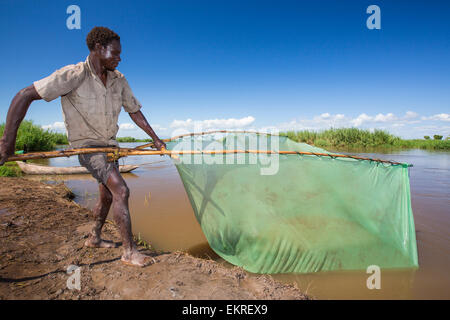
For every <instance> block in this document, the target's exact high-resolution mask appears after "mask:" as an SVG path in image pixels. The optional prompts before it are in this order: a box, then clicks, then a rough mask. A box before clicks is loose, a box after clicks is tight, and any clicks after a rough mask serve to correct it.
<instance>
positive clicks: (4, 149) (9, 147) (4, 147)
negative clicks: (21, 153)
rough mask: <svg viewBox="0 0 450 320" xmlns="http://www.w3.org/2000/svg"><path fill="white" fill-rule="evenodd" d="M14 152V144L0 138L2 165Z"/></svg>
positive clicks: (0, 164) (0, 163)
mask: <svg viewBox="0 0 450 320" xmlns="http://www.w3.org/2000/svg"><path fill="white" fill-rule="evenodd" d="M13 154H14V144H11V143H8V142H5V140H4V139H0V166H2V165H3V164H4V163H5V162H6V160H8V157H10V156H12V155H13Z"/></svg>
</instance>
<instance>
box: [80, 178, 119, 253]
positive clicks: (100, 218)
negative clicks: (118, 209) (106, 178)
mask: <svg viewBox="0 0 450 320" xmlns="http://www.w3.org/2000/svg"><path fill="white" fill-rule="evenodd" d="M112 199H113V198H112V194H111V192H110V191H109V190H108V188H107V187H106V186H105V185H104V184H103V183H99V185H98V201H97V204H96V206H95V208H94V210H93V213H94V219H95V222H94V227H93V228H92V231H91V233H90V234H89V238H88V239H87V240H86V242H85V243H84V245H85V246H87V247H91V248H115V247H116V244H115V243H114V242H112V241H108V240H102V239H101V238H100V234H101V232H102V228H103V225H104V224H105V220H106V217H107V216H108V212H109V208H110V207H111V204H112Z"/></svg>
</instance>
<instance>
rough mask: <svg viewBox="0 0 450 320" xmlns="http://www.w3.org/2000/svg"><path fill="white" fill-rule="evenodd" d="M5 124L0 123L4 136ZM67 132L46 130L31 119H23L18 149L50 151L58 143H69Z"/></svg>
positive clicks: (17, 139)
mask: <svg viewBox="0 0 450 320" xmlns="http://www.w3.org/2000/svg"><path fill="white" fill-rule="evenodd" d="M4 130H5V124H4V123H2V124H1V125H0V135H1V136H3V131H4ZM68 143H69V142H68V140H67V137H66V135H65V134H62V133H56V132H52V131H49V130H44V129H42V128H41V127H40V126H38V125H35V124H34V123H33V121H31V120H25V121H22V123H21V124H20V127H19V130H18V131H17V138H16V150H26V151H27V152H31V151H50V150H53V148H54V147H55V145H57V144H68Z"/></svg>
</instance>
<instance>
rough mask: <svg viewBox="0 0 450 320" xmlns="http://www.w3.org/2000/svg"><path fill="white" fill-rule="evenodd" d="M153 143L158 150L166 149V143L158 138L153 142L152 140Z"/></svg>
mask: <svg viewBox="0 0 450 320" xmlns="http://www.w3.org/2000/svg"><path fill="white" fill-rule="evenodd" d="M153 144H154V145H155V148H156V149H158V150H159V151H161V149H162V148H164V149H167V147H166V144H165V143H164V142H163V141H162V140H160V139H156V140H155V142H153Z"/></svg>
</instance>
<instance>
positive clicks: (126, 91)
mask: <svg viewBox="0 0 450 320" xmlns="http://www.w3.org/2000/svg"><path fill="white" fill-rule="evenodd" d="M122 104H123V108H124V110H125V111H126V112H128V113H135V112H138V111H139V110H140V109H141V108H142V105H141V103H140V102H139V101H138V99H136V97H135V96H134V94H133V91H131V88H130V85H129V84H128V81H127V79H125V77H124V78H123V89H122Z"/></svg>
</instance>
